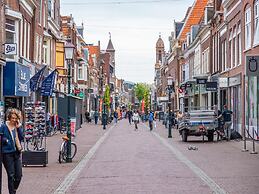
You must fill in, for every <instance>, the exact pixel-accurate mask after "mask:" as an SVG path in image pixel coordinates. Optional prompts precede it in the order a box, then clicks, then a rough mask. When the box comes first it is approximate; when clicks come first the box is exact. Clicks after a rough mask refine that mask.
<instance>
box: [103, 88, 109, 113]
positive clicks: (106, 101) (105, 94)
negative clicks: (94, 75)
mask: <svg viewBox="0 0 259 194" xmlns="http://www.w3.org/2000/svg"><path fill="white" fill-rule="evenodd" d="M103 101H104V103H105V105H106V107H107V108H109V107H110V87H109V86H108V85H107V86H106V87H105V92H104V97H103Z"/></svg>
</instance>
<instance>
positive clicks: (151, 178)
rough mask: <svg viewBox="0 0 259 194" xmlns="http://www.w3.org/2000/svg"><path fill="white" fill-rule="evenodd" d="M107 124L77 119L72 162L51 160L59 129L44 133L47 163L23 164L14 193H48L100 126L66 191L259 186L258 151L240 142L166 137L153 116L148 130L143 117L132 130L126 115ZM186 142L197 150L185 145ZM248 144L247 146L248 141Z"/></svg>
mask: <svg viewBox="0 0 259 194" xmlns="http://www.w3.org/2000/svg"><path fill="white" fill-rule="evenodd" d="M112 126H113V124H112V125H109V126H108V128H110V129H108V130H106V131H104V130H103V129H102V127H101V125H97V126H95V125H93V124H86V125H83V127H82V128H81V129H80V130H79V131H78V133H77V137H76V139H75V141H76V142H77V144H78V146H79V149H78V154H77V156H76V158H75V160H74V161H73V163H72V164H59V163H58V162H57V156H58V155H57V152H58V147H59V144H60V142H61V139H60V135H55V136H53V137H50V138H49V139H48V150H49V164H48V166H47V167H45V168H44V167H24V168H23V175H24V176H23V180H22V183H21V186H20V188H19V190H18V193H21V194H30V193H39V194H41V193H54V192H55V191H56V189H57V188H58V186H59V185H60V184H61V183H62V182H63V181H64V179H65V177H66V176H67V175H68V174H69V172H70V171H72V169H73V168H75V167H76V166H77V164H79V162H80V160H81V159H82V161H84V160H85V157H84V156H85V155H86V154H87V152H88V151H89V150H90V149H91V148H92V147H93V146H94V145H95V143H96V142H97V141H98V140H99V139H100V138H101V137H102V136H103V135H104V133H105V132H108V134H106V135H107V136H106V139H103V142H102V143H101V144H100V145H99V148H98V149H96V150H95V151H96V152H95V153H94V152H93V156H92V158H90V159H89V160H88V162H86V163H84V165H81V168H80V172H79V176H78V177H74V178H76V179H75V181H74V182H73V183H72V185H71V186H70V187H69V188H68V190H67V191H66V193H90V194H95V193H113V194H114V193H115V194H116V193H197V194H198V193H199V194H200V193H205V194H207V193H213V191H214V192H215V193H224V191H226V192H227V193H233V194H239V193H240V194H241V193H242V194H243V193H249V194H250V193H251V194H254V193H257V191H258V190H259V187H258V182H259V170H258V168H257V166H258V161H259V156H258V155H251V154H250V153H249V152H248V153H243V152H241V149H242V142H237V141H230V142H226V141H219V142H215V141H214V142H213V143H208V142H206V141H205V142H204V143H203V142H202V141H201V138H200V137H194V138H190V141H189V142H187V143H183V142H181V140H180V136H179V134H178V132H177V131H176V130H174V131H173V138H172V139H168V138H167V129H165V128H164V126H162V125H161V123H159V122H157V128H156V129H155V130H154V131H153V132H152V133H150V131H149V130H148V128H147V125H146V124H143V123H140V125H139V130H138V131H134V129H133V125H131V126H130V125H129V124H128V122H127V120H122V121H120V122H119V123H118V124H117V125H115V126H114V127H112ZM189 145H195V146H196V147H198V150H197V151H193V150H192V151H190V150H188V149H187V147H188V146H189ZM256 145H257V150H258V144H256ZM248 148H249V149H250V150H251V143H249V146H248ZM91 152H92V151H91ZM81 163H82V162H81ZM81 163H80V164H81ZM78 166H80V165H78ZM72 176H73V175H72ZM3 177H4V183H3V187H4V188H3V193H7V185H6V174H5V172H3ZM70 178H71V177H70ZM72 178H73V177H72ZM35 185H36V186H35ZM61 193H62V192H61Z"/></svg>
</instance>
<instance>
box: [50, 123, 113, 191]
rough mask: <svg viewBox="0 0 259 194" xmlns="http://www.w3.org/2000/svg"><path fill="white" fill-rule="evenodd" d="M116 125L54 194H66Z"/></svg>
mask: <svg viewBox="0 0 259 194" xmlns="http://www.w3.org/2000/svg"><path fill="white" fill-rule="evenodd" d="M114 126H115V124H114V125H113V126H111V127H110V128H109V130H108V131H107V132H106V133H105V134H104V135H103V136H102V137H101V138H100V139H99V140H98V141H97V142H96V143H95V145H94V146H93V147H92V148H91V149H90V150H89V151H88V153H87V154H86V155H85V156H84V158H83V159H82V160H81V161H80V162H79V163H78V164H77V166H76V167H75V168H74V169H73V170H72V171H71V172H70V173H69V174H68V175H67V176H66V177H65V179H64V181H63V182H62V183H61V184H60V185H59V187H58V188H57V189H56V191H55V192H54V194H64V193H66V191H67V190H68V189H69V187H70V186H71V185H72V183H73V182H74V181H75V180H76V178H77V177H78V176H79V174H80V172H81V171H82V170H83V168H84V167H85V166H86V164H87V163H88V162H89V160H90V159H91V158H92V156H93V155H94V154H95V152H96V151H97V149H98V148H99V147H100V145H101V144H102V143H103V142H104V140H105V139H106V138H107V137H108V135H109V134H110V132H111V130H112V129H113V128H114Z"/></svg>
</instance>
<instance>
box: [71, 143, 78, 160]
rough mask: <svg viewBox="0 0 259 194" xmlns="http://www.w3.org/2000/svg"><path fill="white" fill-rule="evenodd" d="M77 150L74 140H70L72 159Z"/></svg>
mask: <svg viewBox="0 0 259 194" xmlns="http://www.w3.org/2000/svg"><path fill="white" fill-rule="evenodd" d="M76 152H77V145H76V144H75V143H74V142H71V159H73V158H74V157H75V155H76Z"/></svg>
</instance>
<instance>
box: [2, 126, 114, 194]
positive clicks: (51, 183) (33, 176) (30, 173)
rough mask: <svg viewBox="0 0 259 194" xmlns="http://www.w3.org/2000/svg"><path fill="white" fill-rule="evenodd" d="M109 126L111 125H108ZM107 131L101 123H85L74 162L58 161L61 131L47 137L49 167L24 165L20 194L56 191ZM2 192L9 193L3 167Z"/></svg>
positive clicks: (42, 193)
mask: <svg viewBox="0 0 259 194" xmlns="http://www.w3.org/2000/svg"><path fill="white" fill-rule="evenodd" d="M108 127H109V126H108ZM104 133H105V130H103V129H102V126H101V125H94V124H92V123H91V124H88V123H87V124H83V125H82V128H81V129H79V130H78V131H77V135H76V137H75V138H74V139H73V141H75V142H76V144H77V145H78V152H77V154H76V156H75V158H74V159H73V163H64V164H59V163H58V150H59V148H60V144H61V142H62V139H61V137H62V135H60V134H59V132H58V133H57V134H56V135H54V136H52V137H47V150H48V165H47V167H23V178H22V182H21V185H20V187H19V189H18V191H17V193H18V194H20V193H21V194H47V193H48V194H49V193H54V191H55V190H56V188H57V187H58V186H59V184H60V183H61V182H62V181H63V179H64V178H65V176H66V175H67V174H68V173H69V172H70V171H71V170H72V169H73V168H74V167H75V166H76V165H77V164H78V162H79V161H80V160H81V158H82V157H83V156H84V155H85V154H87V152H88V151H89V149H90V148H91V147H92V146H93V145H94V144H95V143H96V141H97V140H98V139H99V138H100V137H101V136H102V135H103V134H104ZM2 193H3V194H7V193H8V190H7V177H6V172H5V170H4V168H3V188H2Z"/></svg>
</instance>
